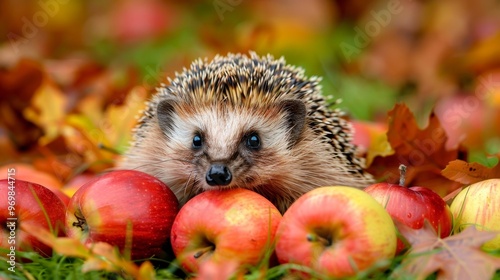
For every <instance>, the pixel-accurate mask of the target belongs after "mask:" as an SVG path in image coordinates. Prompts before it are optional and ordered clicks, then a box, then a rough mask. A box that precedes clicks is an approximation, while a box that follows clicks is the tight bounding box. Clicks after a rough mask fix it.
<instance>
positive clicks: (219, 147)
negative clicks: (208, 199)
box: [157, 100, 306, 190]
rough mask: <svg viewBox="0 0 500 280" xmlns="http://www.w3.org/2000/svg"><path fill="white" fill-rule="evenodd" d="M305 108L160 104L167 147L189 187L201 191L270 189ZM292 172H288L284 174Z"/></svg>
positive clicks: (296, 103)
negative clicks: (180, 162)
mask: <svg viewBox="0 0 500 280" xmlns="http://www.w3.org/2000/svg"><path fill="white" fill-rule="evenodd" d="M305 114H306V109H305V106H304V104H303V103H302V102H300V101H296V100H285V101H281V102H279V103H278V104H276V105H272V106H269V107H267V108H256V107H251V108H248V107H244V106H222V105H221V104H217V105H214V106H205V107H203V108H194V106H192V105H184V104H181V103H176V102H174V101H172V100H164V101H162V102H160V104H159V105H158V108H157V115H158V124H159V126H160V128H161V130H162V132H163V134H164V135H165V137H166V147H168V150H169V151H170V152H172V151H173V152H175V153H176V157H178V158H182V159H183V161H184V162H187V163H188V164H187V165H188V166H190V168H186V171H185V172H186V173H185V174H184V176H185V177H186V182H187V184H194V187H195V188H200V189H202V190H209V189H220V188H233V187H242V188H248V189H253V188H256V187H258V186H261V185H266V184H271V183H272V181H273V180H277V179H278V178H272V175H273V174H276V168H279V166H280V165H282V162H283V160H284V159H286V158H287V154H288V153H290V148H291V147H292V146H293V145H295V144H296V142H297V141H300V138H301V133H302V130H303V129H304V124H305ZM286 172H291V170H289V171H286Z"/></svg>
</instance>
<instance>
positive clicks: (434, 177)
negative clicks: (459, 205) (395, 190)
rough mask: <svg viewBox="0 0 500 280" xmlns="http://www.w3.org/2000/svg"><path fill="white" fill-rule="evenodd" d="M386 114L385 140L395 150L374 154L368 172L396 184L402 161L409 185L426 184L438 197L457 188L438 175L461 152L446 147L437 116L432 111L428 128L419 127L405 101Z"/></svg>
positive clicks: (457, 185)
mask: <svg viewBox="0 0 500 280" xmlns="http://www.w3.org/2000/svg"><path fill="white" fill-rule="evenodd" d="M388 115H389V121H388V131H387V140H388V142H389V144H390V146H391V147H392V149H393V150H394V153H393V154H390V155H387V156H383V155H378V156H376V157H375V158H374V159H373V163H372V164H371V166H370V167H369V168H368V172H370V173H371V174H373V175H374V176H375V177H376V178H378V179H381V180H385V181H387V182H389V183H398V181H399V173H398V166H399V165H400V164H404V165H406V166H408V172H407V173H406V185H408V186H423V187H428V188H430V189H432V190H434V191H435V192H437V193H438V194H439V195H441V196H444V195H446V194H447V193H449V192H451V191H453V190H455V189H457V188H459V187H460V186H461V185H460V184H459V183H457V182H454V181H451V180H449V179H447V178H445V177H444V176H442V175H441V170H442V169H444V168H445V167H446V165H447V164H448V162H450V161H452V160H455V159H457V158H459V157H460V152H459V150H458V149H453V150H447V149H446V146H445V144H446V140H447V137H446V134H445V132H444V129H443V128H442V126H441V123H440V122H439V120H438V118H437V117H436V116H435V115H434V114H431V115H430V117H429V121H428V125H427V127H425V128H423V129H420V128H419V127H418V125H417V121H416V120H415V117H414V116H413V114H412V113H411V111H410V109H409V108H408V107H407V106H406V105H404V104H396V106H395V107H394V108H393V109H392V110H391V111H389V113H388Z"/></svg>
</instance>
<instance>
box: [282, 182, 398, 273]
mask: <svg viewBox="0 0 500 280" xmlns="http://www.w3.org/2000/svg"><path fill="white" fill-rule="evenodd" d="M395 250H396V229H395V226H394V223H393V221H392V219H391V217H390V216H389V214H388V213H387V212H386V211H385V210H384V208H383V207H382V206H381V205H380V204H379V203H378V202H377V201H376V200H375V199H373V198H372V197H371V196H370V195H368V194H367V193H365V192H363V191H362V190H359V189H355V188H352V187H345V186H329V187H320V188H317V189H314V190H312V191H309V192H308V193H306V194H304V195H303V196H301V197H300V198H299V199H297V200H296V201H295V202H294V203H293V204H292V205H291V206H290V208H288V210H287V211H286V212H285V214H284V215H283V219H282V221H281V224H280V225H279V228H278V232H277V234H276V255H277V257H278V261H279V262H280V263H282V264H284V263H294V264H299V265H303V266H307V267H310V268H311V269H313V270H314V271H317V272H319V273H322V274H324V275H325V276H327V277H333V278H335V277H349V276H353V275H355V274H356V272H357V271H360V270H363V269H366V268H369V267H371V266H373V265H374V264H375V263H376V262H377V261H380V260H383V259H389V258H392V257H394V254H395Z"/></svg>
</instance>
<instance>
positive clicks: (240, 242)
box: [171, 188, 282, 272]
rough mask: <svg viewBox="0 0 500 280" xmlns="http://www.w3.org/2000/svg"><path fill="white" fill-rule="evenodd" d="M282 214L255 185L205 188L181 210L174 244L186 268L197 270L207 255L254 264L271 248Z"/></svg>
mask: <svg viewBox="0 0 500 280" xmlns="http://www.w3.org/2000/svg"><path fill="white" fill-rule="evenodd" d="M281 217H282V216H281V214H280V212H279V211H278V209H277V208H276V206H274V205H273V204H272V203H271V202H270V201H269V200H267V199H266V198H264V197H263V196H261V195H260V194H257V193H255V192H253V191H250V190H247V189H241V188H236V189H227V190H210V191H206V192H203V193H201V194H199V195H197V196H195V197H194V198H192V199H191V200H189V201H188V202H187V203H186V204H185V205H184V206H183V207H182V208H181V210H180V211H179V214H178V215H177V217H176V218H175V221H174V225H173V226H172V238H171V243H172V249H173V251H174V254H175V256H176V257H177V259H178V260H179V261H180V263H181V265H182V267H183V268H184V269H185V270H186V271H188V272H198V271H199V269H200V267H201V266H203V264H204V262H206V261H212V262H215V263H227V264H230V265H235V263H236V266H237V267H238V268H241V267H242V266H245V265H256V264H257V263H259V261H260V260H262V258H263V257H264V256H265V254H266V253H269V251H270V250H271V248H272V244H273V240H274V235H275V233H276V230H277V228H278V224H279V222H280V220H281Z"/></svg>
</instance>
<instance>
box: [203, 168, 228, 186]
mask: <svg viewBox="0 0 500 280" xmlns="http://www.w3.org/2000/svg"><path fill="white" fill-rule="evenodd" d="M231 179H232V175H231V172H230V171H229V168H227V167H226V166H225V165H222V164H213V165H212V166H210V169H209V170H208V172H207V176H206V178H205V180H206V181H207V184H209V185H210V186H226V185H229V183H231Z"/></svg>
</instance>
